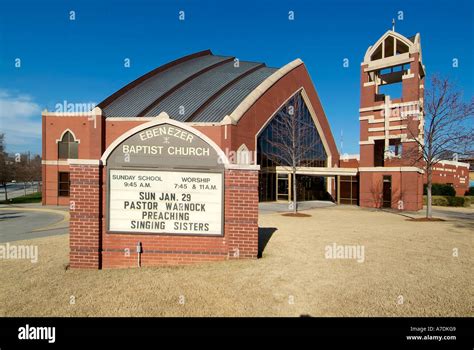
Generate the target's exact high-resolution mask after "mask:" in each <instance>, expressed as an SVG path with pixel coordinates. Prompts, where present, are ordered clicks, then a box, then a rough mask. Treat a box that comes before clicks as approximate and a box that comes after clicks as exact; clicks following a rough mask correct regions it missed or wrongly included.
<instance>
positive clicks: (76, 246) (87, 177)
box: [69, 165, 101, 269]
mask: <svg viewBox="0 0 474 350" xmlns="http://www.w3.org/2000/svg"><path fill="white" fill-rule="evenodd" d="M70 170H71V174H70V176H71V177H70V180H71V188H70V208H69V213H70V215H71V218H70V221H69V248H70V253H69V264H70V266H71V268H89V269H98V268H99V267H100V253H99V252H100V245H99V244H100V234H101V230H100V216H101V211H100V186H99V184H100V178H99V175H100V169H99V166H97V165H70Z"/></svg>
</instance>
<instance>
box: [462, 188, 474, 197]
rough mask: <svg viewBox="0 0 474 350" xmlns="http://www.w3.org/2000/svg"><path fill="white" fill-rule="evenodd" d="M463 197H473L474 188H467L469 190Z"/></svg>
mask: <svg viewBox="0 0 474 350" xmlns="http://www.w3.org/2000/svg"><path fill="white" fill-rule="evenodd" d="M464 195H465V196H474V186H471V187H469V190H467V191H466V193H465V194H464Z"/></svg>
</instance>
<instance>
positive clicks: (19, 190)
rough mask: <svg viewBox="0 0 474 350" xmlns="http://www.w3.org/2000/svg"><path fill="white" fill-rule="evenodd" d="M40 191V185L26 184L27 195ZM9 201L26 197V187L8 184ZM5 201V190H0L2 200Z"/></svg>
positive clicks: (20, 184)
mask: <svg viewBox="0 0 474 350" xmlns="http://www.w3.org/2000/svg"><path fill="white" fill-rule="evenodd" d="M37 191H38V184H36V183H35V184H33V185H32V184H31V183H26V194H31V193H34V192H37ZM7 194H8V199H11V198H16V197H20V196H24V195H25V186H24V185H23V183H22V182H21V183H9V184H7ZM4 199H5V188H4V187H1V188H0V200H4Z"/></svg>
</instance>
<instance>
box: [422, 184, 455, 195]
mask: <svg viewBox="0 0 474 350" xmlns="http://www.w3.org/2000/svg"><path fill="white" fill-rule="evenodd" d="M427 188H428V185H427V184H425V185H424V186H423V194H424V195H426V194H428V192H427ZM431 194H432V195H433V196H455V195H456V190H455V189H454V187H453V186H451V185H446V184H431Z"/></svg>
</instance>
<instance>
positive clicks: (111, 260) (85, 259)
mask: <svg viewBox="0 0 474 350" xmlns="http://www.w3.org/2000/svg"><path fill="white" fill-rule="evenodd" d="M106 173H107V172H106V167H105V166H102V165H100V162H99V161H97V160H91V161H87V160H76V161H70V180H71V185H70V214H71V218H70V267H71V268H89V269H100V268H123V267H137V266H159V265H185V264H193V263H201V262H209V261H218V260H227V259H255V258H257V254H258V170H256V169H253V168H251V167H245V166H244V167H241V169H239V167H238V166H233V167H232V168H231V169H226V170H225V172H224V235H223V236H216V237H199V236H180V235H166V234H160V235H154V234H114V233H108V232H107V231H106V224H105V223H106V217H105V213H106V210H105V208H106V207H105V198H106V189H107V183H106V181H107V178H106V175H105V174H106ZM138 242H140V243H141V253H140V254H139V253H137V251H136V246H137V243H138ZM139 255H140V256H139Z"/></svg>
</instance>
